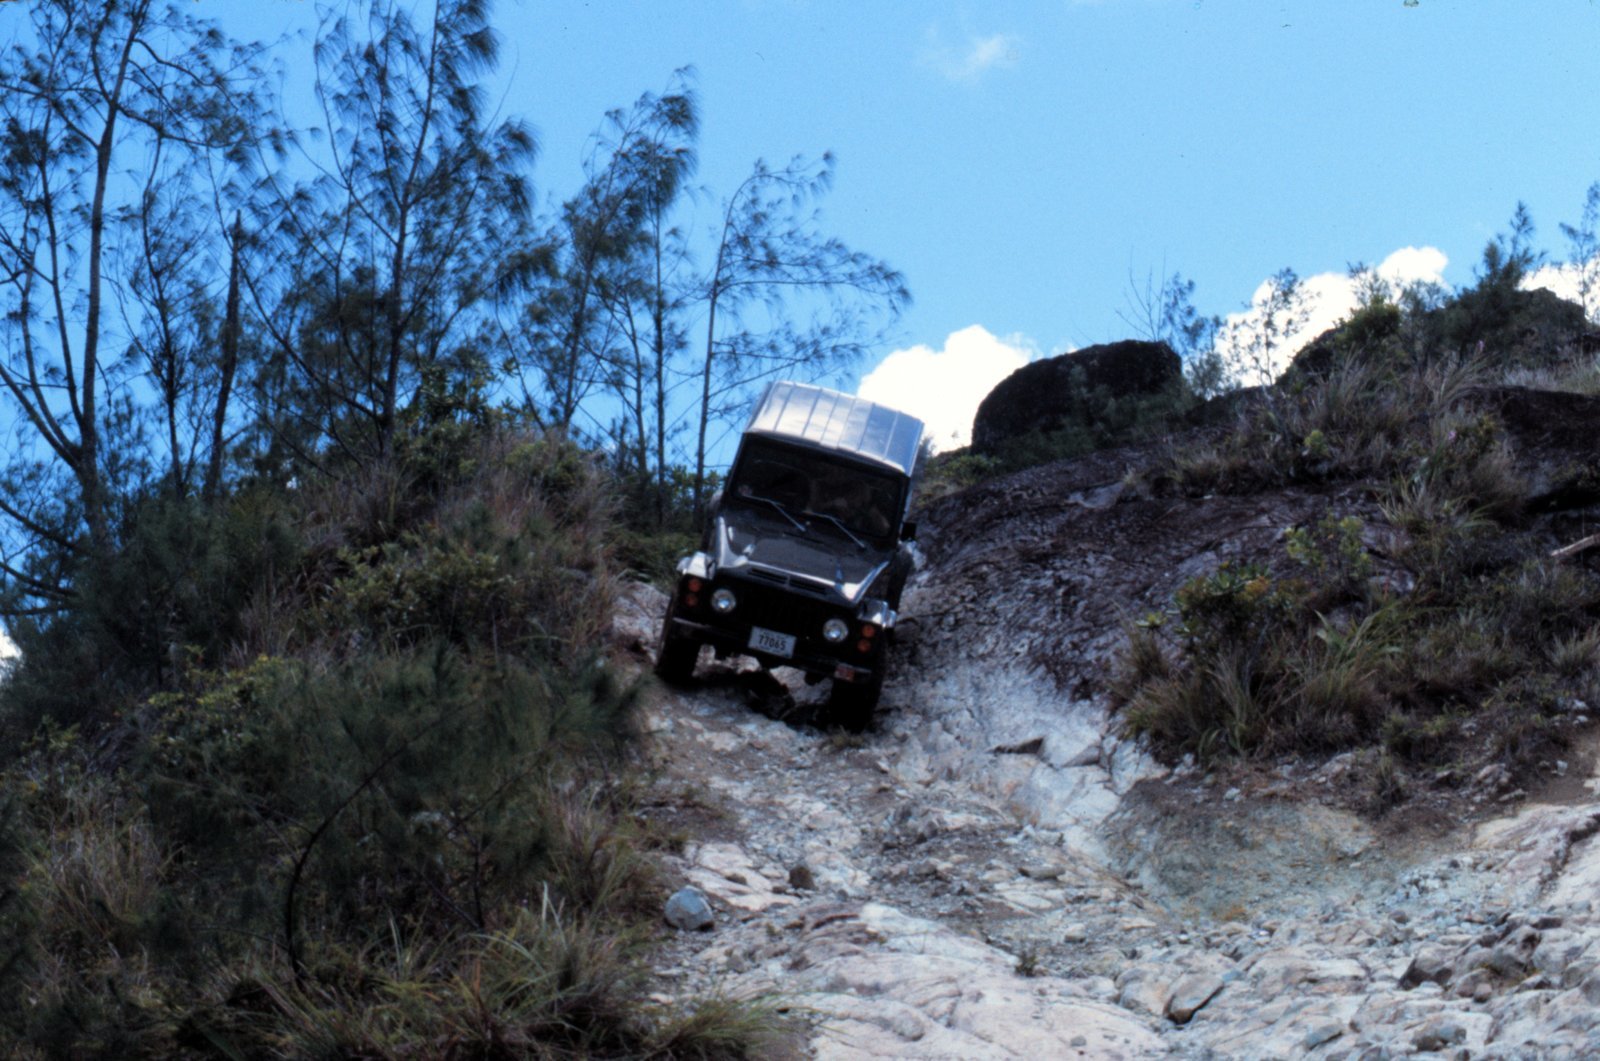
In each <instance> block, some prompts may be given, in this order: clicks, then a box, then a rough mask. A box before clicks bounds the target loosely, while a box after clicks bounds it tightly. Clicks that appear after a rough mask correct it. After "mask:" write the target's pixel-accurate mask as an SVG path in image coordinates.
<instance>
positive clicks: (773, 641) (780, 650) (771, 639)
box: [750, 626, 794, 659]
mask: <svg viewBox="0 0 1600 1061" xmlns="http://www.w3.org/2000/svg"><path fill="white" fill-rule="evenodd" d="M750 647H751V649H753V650H754V651H756V652H765V653H766V654H767V655H769V656H779V657H782V658H783V659H788V658H790V657H791V656H793V655H794V635H793V634H780V633H778V631H776V630H766V629H763V628H762V627H759V626H754V627H751V628H750Z"/></svg>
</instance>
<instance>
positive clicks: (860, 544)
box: [800, 509, 867, 549]
mask: <svg viewBox="0 0 1600 1061" xmlns="http://www.w3.org/2000/svg"><path fill="white" fill-rule="evenodd" d="M800 514H801V515H802V516H815V517H817V518H818V519H825V520H827V521H828V522H829V523H831V524H833V525H834V526H835V527H838V528H839V529H840V530H842V531H844V536H845V537H846V538H849V539H850V540H851V541H853V542H855V543H856V548H857V549H865V548H866V547H867V543H866V542H864V541H862V540H861V539H860V538H857V537H856V536H855V533H854V532H853V531H852V530H851V529H850V528H849V527H846V526H845V525H844V524H843V523H841V522H839V518H838V517H837V516H830V515H828V514H827V513H826V512H812V511H811V510H809V509H807V510H806V511H804V512H802V513H800Z"/></svg>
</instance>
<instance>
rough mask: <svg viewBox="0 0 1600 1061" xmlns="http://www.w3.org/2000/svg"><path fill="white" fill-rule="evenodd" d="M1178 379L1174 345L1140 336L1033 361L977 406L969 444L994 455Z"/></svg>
mask: <svg viewBox="0 0 1600 1061" xmlns="http://www.w3.org/2000/svg"><path fill="white" fill-rule="evenodd" d="M1182 379H1183V363H1182V362H1181V361H1180V360H1179V358H1178V355H1177V354H1175V353H1173V351H1172V347H1170V346H1168V345H1167V344H1166V343H1151V342H1145V341H1143V340H1139V339H1126V340H1123V341H1122V342H1118V343H1103V344H1100V345H1098V346H1089V347H1085V348H1084V349H1082V350H1074V351H1073V352H1072V353H1070V354H1062V355H1061V356H1059V357H1050V358H1045V359H1044V360H1043V361H1035V362H1033V363H1031V364H1028V365H1024V366H1023V367H1021V368H1019V369H1017V371H1015V372H1013V373H1012V374H1011V375H1009V376H1007V377H1006V378H1005V379H1003V380H1001V381H1000V384H999V386H997V387H995V389H994V390H992V391H990V392H989V396H988V397H986V398H985V399H984V400H983V402H982V404H980V405H979V406H978V414H977V416H976V417H974V418H973V421H972V447H973V449H975V450H978V451H979V452H983V453H993V452H995V451H997V450H998V449H1000V448H1001V447H1002V446H1003V445H1004V444H1005V443H1007V442H1009V441H1011V440H1013V439H1017V438H1021V437H1022V436H1024V435H1028V434H1032V433H1034V432H1049V431H1055V430H1058V429H1060V428H1063V427H1067V426H1069V425H1073V424H1084V423H1091V422H1092V421H1093V420H1094V418H1095V416H1096V413H1097V412H1098V410H1099V409H1101V408H1102V407H1104V406H1105V405H1107V404H1108V403H1114V402H1117V401H1121V400H1123V399H1130V398H1131V399H1142V398H1155V397H1158V396H1160V395H1163V394H1166V393H1169V392H1170V391H1171V390H1172V389H1173V388H1175V387H1178V386H1181V383H1182Z"/></svg>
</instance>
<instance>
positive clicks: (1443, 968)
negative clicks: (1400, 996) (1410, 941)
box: [1400, 945, 1455, 988]
mask: <svg viewBox="0 0 1600 1061" xmlns="http://www.w3.org/2000/svg"><path fill="white" fill-rule="evenodd" d="M1454 972H1455V965H1454V963H1453V962H1452V960H1451V956H1450V952H1449V951H1448V950H1447V949H1445V948H1444V947H1440V946H1432V945H1430V946H1426V947H1423V948H1422V949H1421V950H1419V951H1417V953H1416V954H1415V955H1413V956H1412V958H1411V964H1410V965H1408V966H1407V967H1406V971H1405V972H1404V973H1403V974H1402V975H1401V977H1400V986H1401V987H1404V988H1413V987H1416V986H1417V985H1418V984H1425V983H1432V984H1441V985H1443V984H1448V983H1449V982H1450V977H1451V976H1452V975H1454Z"/></svg>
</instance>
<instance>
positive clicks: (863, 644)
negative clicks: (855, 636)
mask: <svg viewBox="0 0 1600 1061" xmlns="http://www.w3.org/2000/svg"><path fill="white" fill-rule="evenodd" d="M856 651H857V652H861V653H867V652H871V651H872V642H871V641H868V640H866V639H865V638H863V639H862V640H860V641H857V642H856Z"/></svg>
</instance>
